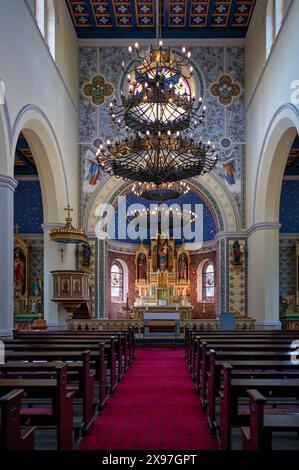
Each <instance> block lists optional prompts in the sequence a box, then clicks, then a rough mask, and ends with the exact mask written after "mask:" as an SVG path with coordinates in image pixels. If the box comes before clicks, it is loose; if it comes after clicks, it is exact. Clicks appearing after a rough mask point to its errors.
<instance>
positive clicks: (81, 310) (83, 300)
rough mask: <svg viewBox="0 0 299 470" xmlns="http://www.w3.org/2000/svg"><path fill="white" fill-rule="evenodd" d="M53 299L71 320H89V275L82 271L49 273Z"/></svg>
mask: <svg viewBox="0 0 299 470" xmlns="http://www.w3.org/2000/svg"><path fill="white" fill-rule="evenodd" d="M51 273H52V276H53V297H52V301H53V302H56V303H58V304H60V305H62V307H63V308H64V309H65V310H66V311H67V312H68V313H69V314H70V315H72V316H73V318H90V317H91V308H90V293H89V277H90V276H89V274H88V273H87V272H84V271H51Z"/></svg>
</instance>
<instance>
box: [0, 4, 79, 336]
mask: <svg viewBox="0 0 299 470" xmlns="http://www.w3.org/2000/svg"><path fill="white" fill-rule="evenodd" d="M2 3H3V5H2V8H1V15H0V58H1V60H0V79H1V80H2V81H3V82H4V85H5V103H4V105H3V104H2V105H1V104H0V176H2V177H3V181H6V180H7V181H9V182H10V181H11V180H10V178H12V179H13V176H14V154H15V147H16V143H17V140H18V136H19V133H20V132H21V131H22V132H23V133H24V135H25V136H26V138H27V140H28V143H29V145H30V147H31V149H32V152H33V155H34V158H35V162H36V165H37V168H38V172H39V177H40V181H41V189H42V196H43V207H44V224H45V225H44V231H45V266H44V271H45V284H44V297H45V318H46V319H47V321H48V323H49V324H53V325H57V324H59V323H62V322H63V321H64V316H65V315H64V313H63V312H60V311H59V310H58V308H57V306H56V305H55V304H53V303H52V302H51V300H50V299H51V295H52V282H51V281H52V280H51V275H50V271H51V270H53V269H58V268H60V269H61V268H63V269H72V268H74V267H75V256H74V250H73V249H72V247H70V248H69V247H67V250H66V253H65V258H64V263H63V265H62V264H61V262H60V256H59V253H58V246H57V244H56V243H54V242H52V241H50V240H49V229H50V228H51V227H53V226H55V225H57V223H61V222H63V221H64V217H65V213H64V207H66V204H68V203H69V204H71V206H72V207H73V208H74V209H75V213H74V214H75V215H74V223H75V224H76V223H77V220H76V218H77V213H78V211H77V201H78V197H77V191H78V184H77V181H78V152H77V147H76V140H77V139H76V133H77V39H76V36H75V33H74V31H73V29H72V26H71V23H70V19H69V17H68V13H67V9H66V7H65V5H64V2H61V1H58V2H57V0H56V10H57V18H56V19H57V24H56V39H57V42H56V62H57V63H55V62H54V60H53V58H52V56H51V54H50V52H49V49H48V46H47V44H46V43H45V41H44V39H43V37H42V35H41V33H40V31H39V29H38V26H37V24H36V22H35V19H34V17H33V15H32V11H31V9H30V7H29V4H28V3H27V2H26V1H20V0H10V1H9V2H2ZM7 178H8V179H7ZM12 181H13V180H12ZM6 186H7V185H6V183H5V185H4V183H3V188H4V189H3V191H4V190H6V189H5V188H6ZM9 205H10V206H11V207H10V208H9V211H13V198H11V197H9ZM2 227H3V236H4V237H5V238H8V239H11V240H12V239H13V225H12V223H10V225H9V226H5V222H4V223H3V224H2ZM7 247H8V248H7ZM7 247H6V248H5V244H4V245H0V250H1V251H2V253H1V258H2V260H3V259H4V250H6V251H7V250H9V251H11V253H10V255H9V256H7V257H6V258H5V259H6V263H11V266H9V267H8V268H7V271H6V272H7V273H8V278H9V283H10V284H12V263H13V256H12V244H9V242H8V244H7ZM2 268H3V271H4V272H5V267H4V266H2ZM11 296H12V292H11V288H10V289H9V290H8V291H7V292H6V293H5V295H4V296H2V300H1V310H2V311H5V312H8V313H7V315H8V318H9V321H8V322H7V319H5V324H3V325H2V324H1V322H2V317H0V330H7V329H10V328H11V327H12V324H13V311H12V301H11ZM3 321H4V320H3Z"/></svg>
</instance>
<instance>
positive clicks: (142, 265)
mask: <svg viewBox="0 0 299 470" xmlns="http://www.w3.org/2000/svg"><path fill="white" fill-rule="evenodd" d="M146 264H147V263H146V255H145V254H144V253H139V255H138V257H137V279H147V275H146V271H147V269H146Z"/></svg>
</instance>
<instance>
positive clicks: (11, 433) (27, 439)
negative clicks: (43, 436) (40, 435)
mask: <svg viewBox="0 0 299 470" xmlns="http://www.w3.org/2000/svg"><path fill="white" fill-rule="evenodd" d="M23 395H24V390H20V389H18V390H12V391H11V392H8V393H7V394H5V395H3V396H2V397H0V408H1V429H0V436H1V438H0V449H1V450H33V449H34V437H35V430H36V427H34V426H33V427H30V428H27V429H26V430H25V431H24V432H22V430H21V425H20V410H21V399H22V397H23Z"/></svg>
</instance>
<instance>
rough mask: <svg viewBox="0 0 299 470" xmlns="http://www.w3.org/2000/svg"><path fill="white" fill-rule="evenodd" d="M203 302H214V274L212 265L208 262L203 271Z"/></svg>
mask: <svg viewBox="0 0 299 470" xmlns="http://www.w3.org/2000/svg"><path fill="white" fill-rule="evenodd" d="M202 281H203V300H207V301H210V302H212V301H214V296H215V272H214V264H213V263H212V261H208V262H207V264H205V266H204V269H203V278H202Z"/></svg>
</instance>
